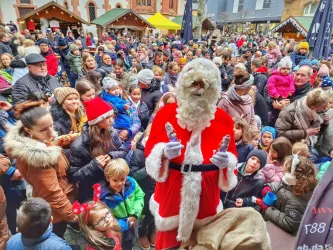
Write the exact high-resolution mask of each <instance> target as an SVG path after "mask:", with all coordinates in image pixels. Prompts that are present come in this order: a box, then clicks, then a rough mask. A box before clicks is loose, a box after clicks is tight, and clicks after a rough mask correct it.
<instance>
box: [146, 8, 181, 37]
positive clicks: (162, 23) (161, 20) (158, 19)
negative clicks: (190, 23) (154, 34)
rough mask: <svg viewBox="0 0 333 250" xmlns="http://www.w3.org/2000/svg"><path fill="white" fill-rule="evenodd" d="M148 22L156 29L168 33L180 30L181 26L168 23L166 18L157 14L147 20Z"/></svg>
mask: <svg viewBox="0 0 333 250" xmlns="http://www.w3.org/2000/svg"><path fill="white" fill-rule="evenodd" d="M148 22H149V23H151V24H152V25H154V26H155V27H156V29H158V30H161V31H163V30H167V31H169V32H172V31H177V30H181V29H182V26H181V25H180V24H178V23H174V22H172V21H170V20H169V19H168V18H166V17H165V16H163V15H162V14H161V13H159V12H157V13H156V14H155V15H153V16H151V17H149V18H148Z"/></svg>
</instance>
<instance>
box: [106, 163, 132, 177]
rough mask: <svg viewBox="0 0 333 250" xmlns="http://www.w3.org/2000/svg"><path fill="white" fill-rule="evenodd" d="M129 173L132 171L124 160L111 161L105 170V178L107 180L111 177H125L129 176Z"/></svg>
mask: <svg viewBox="0 0 333 250" xmlns="http://www.w3.org/2000/svg"><path fill="white" fill-rule="evenodd" d="M129 173H130V169H129V167H128V165H127V162H126V161H125V160H124V159H122V158H118V159H114V160H111V161H109V162H108V163H107V164H106V167H105V169H104V176H105V178H106V179H108V178H109V177H114V178H118V177H120V176H124V175H126V176H127V175H128V174H129Z"/></svg>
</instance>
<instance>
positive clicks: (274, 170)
mask: <svg viewBox="0 0 333 250" xmlns="http://www.w3.org/2000/svg"><path fill="white" fill-rule="evenodd" d="M261 175H262V177H263V179H264V183H271V182H275V181H277V182H279V181H281V180H282V177H283V175H284V172H283V165H282V166H276V165H274V164H266V165H265V167H264V168H263V169H262V170H261Z"/></svg>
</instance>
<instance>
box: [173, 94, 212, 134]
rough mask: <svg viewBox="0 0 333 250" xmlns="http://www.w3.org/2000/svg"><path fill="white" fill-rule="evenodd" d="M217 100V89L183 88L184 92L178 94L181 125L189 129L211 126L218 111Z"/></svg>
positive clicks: (178, 116)
mask: <svg viewBox="0 0 333 250" xmlns="http://www.w3.org/2000/svg"><path fill="white" fill-rule="evenodd" d="M197 94H201V95H197ZM216 102H217V97H216V90H213V89H203V88H202V89H199V90H198V89H196V88H194V87H191V88H187V89H183V90H182V94H181V95H180V96H178V109H177V118H178V123H179V125H180V126H181V127H182V128H184V129H185V128H187V129H188V130H189V131H193V130H197V129H199V130H203V129H204V128H206V127H209V126H210V121H211V120H212V119H214V114H215V112H216Z"/></svg>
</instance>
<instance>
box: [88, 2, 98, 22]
mask: <svg viewBox="0 0 333 250" xmlns="http://www.w3.org/2000/svg"><path fill="white" fill-rule="evenodd" d="M88 10H89V17H90V22H91V21H93V20H95V18H96V7H95V5H94V4H93V3H89V5H88Z"/></svg>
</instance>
